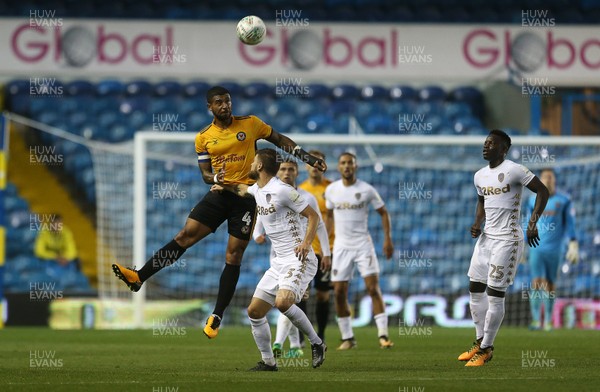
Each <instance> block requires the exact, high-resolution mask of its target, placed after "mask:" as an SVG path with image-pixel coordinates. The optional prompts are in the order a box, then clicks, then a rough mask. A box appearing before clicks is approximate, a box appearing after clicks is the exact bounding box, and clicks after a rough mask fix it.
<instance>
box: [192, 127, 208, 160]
mask: <svg viewBox="0 0 600 392" xmlns="http://www.w3.org/2000/svg"><path fill="white" fill-rule="evenodd" d="M205 129H206V128H205ZM195 144H196V154H198V163H206V162H210V154H209V153H208V151H207V150H206V142H205V141H204V136H203V135H202V131H200V132H198V134H197V135H196V141H195Z"/></svg>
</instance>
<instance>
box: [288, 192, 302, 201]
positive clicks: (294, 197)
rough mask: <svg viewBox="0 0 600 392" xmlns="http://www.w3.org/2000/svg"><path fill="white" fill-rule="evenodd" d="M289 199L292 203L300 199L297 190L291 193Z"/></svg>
mask: <svg viewBox="0 0 600 392" xmlns="http://www.w3.org/2000/svg"><path fill="white" fill-rule="evenodd" d="M289 198H290V200H291V201H292V203H296V202H298V200H299V199H300V194H299V193H298V192H297V191H296V190H295V189H293V190H291V191H290V193H289Z"/></svg>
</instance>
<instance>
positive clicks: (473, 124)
mask: <svg viewBox="0 0 600 392" xmlns="http://www.w3.org/2000/svg"><path fill="white" fill-rule="evenodd" d="M481 127H482V124H481V121H479V120H478V119H476V118H475V117H471V116H466V117H459V118H457V119H456V120H455V121H454V131H455V132H456V133H457V134H459V135H465V134H468V133H469V131H470V130H472V129H477V130H478V129H480V128H481Z"/></svg>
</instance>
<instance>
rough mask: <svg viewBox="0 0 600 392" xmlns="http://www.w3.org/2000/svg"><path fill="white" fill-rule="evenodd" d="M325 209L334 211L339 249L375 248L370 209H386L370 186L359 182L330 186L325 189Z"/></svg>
mask: <svg viewBox="0 0 600 392" xmlns="http://www.w3.org/2000/svg"><path fill="white" fill-rule="evenodd" d="M325 205H326V207H327V209H329V210H333V219H334V221H335V240H334V242H333V247H334V248H336V249H364V248H365V247H367V246H373V241H372V240H371V236H370V235H369V230H368V220H369V205H371V206H372V207H373V208H374V209H376V210H377V209H379V208H381V207H383V206H384V205H385V203H384V202H383V200H381V196H379V193H377V191H376V190H375V188H373V187H372V186H371V185H370V184H368V183H366V182H364V181H361V180H356V182H355V183H354V184H352V185H350V186H344V183H343V182H342V180H337V181H334V182H332V183H331V184H329V186H328V187H327V189H325Z"/></svg>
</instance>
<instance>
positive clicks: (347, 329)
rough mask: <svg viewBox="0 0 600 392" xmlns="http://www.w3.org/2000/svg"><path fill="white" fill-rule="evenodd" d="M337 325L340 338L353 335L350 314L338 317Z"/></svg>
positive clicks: (347, 337) (343, 338)
mask: <svg viewBox="0 0 600 392" xmlns="http://www.w3.org/2000/svg"><path fill="white" fill-rule="evenodd" d="M338 326H339V327H340V332H341V334H342V340H346V339H350V338H353V337H354V332H352V318H351V317H350V316H348V317H338Z"/></svg>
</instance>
